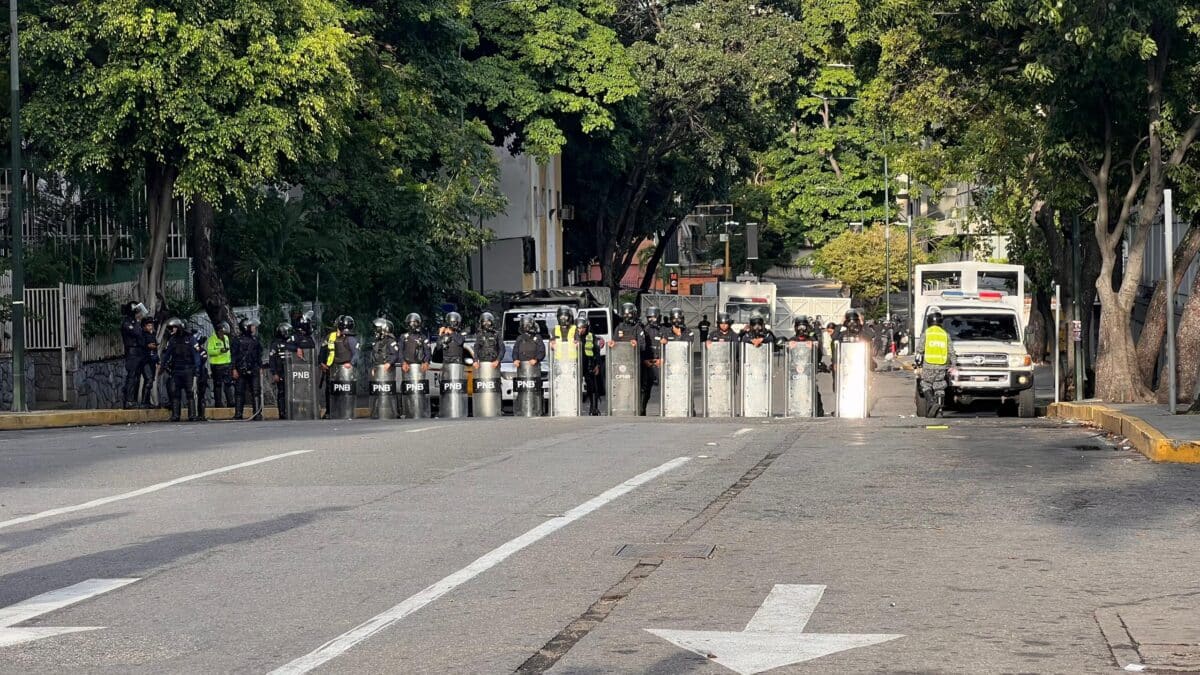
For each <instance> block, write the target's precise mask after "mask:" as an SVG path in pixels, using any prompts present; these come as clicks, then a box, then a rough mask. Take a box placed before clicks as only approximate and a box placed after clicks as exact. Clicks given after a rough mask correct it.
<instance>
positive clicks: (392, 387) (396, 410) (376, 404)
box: [371, 365, 400, 420]
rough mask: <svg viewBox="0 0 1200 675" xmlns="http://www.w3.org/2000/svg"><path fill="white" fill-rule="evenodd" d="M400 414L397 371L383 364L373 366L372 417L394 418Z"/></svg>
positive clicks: (375, 418)
mask: <svg viewBox="0 0 1200 675" xmlns="http://www.w3.org/2000/svg"><path fill="white" fill-rule="evenodd" d="M399 416H400V406H399V399H398V398H397V397H396V371H395V370H394V369H392V368H386V367H384V366H383V365H378V366H374V367H372V368H371V419H373V420H394V419H396V418H397V417H399Z"/></svg>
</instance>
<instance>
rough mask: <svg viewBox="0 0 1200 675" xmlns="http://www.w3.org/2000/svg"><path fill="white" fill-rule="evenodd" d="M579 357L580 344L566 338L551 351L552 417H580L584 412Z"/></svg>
mask: <svg viewBox="0 0 1200 675" xmlns="http://www.w3.org/2000/svg"><path fill="white" fill-rule="evenodd" d="M579 357H580V349H579V345H578V344H576V343H572V342H568V341H566V340H559V341H558V343H557V344H556V345H555V348H554V349H553V350H551V351H550V416H551V417H579V415H580V414H581V412H582V408H583V396H582V389H583V388H582V386H581V384H580V381H579V377H580V373H581V371H582V368H581V367H580V363H579Z"/></svg>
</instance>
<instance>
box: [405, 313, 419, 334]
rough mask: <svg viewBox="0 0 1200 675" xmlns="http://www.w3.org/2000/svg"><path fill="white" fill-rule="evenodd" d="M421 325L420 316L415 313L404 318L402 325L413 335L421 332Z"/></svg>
mask: <svg viewBox="0 0 1200 675" xmlns="http://www.w3.org/2000/svg"><path fill="white" fill-rule="evenodd" d="M422 323H423V321H422V319H421V315H420V314H417V313H416V312H413V313H412V314H409V315H408V316H406V317H404V325H406V326H408V329H409V330H410V331H412V332H414V333H415V332H417V331H419V330H421V324H422Z"/></svg>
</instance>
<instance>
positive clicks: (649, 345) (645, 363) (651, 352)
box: [641, 306, 667, 415]
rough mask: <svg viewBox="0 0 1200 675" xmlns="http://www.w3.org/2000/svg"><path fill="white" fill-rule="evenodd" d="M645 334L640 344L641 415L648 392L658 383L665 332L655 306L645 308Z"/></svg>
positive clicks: (659, 313)
mask: <svg viewBox="0 0 1200 675" xmlns="http://www.w3.org/2000/svg"><path fill="white" fill-rule="evenodd" d="M643 330H644V331H645V334H646V340H645V343H644V344H643V346H642V382H641V384H642V408H641V413H642V415H645V414H646V406H647V405H649V403H650V394H651V392H652V391H653V389H654V386H655V385H656V384H658V370H659V368H661V367H662V343H663V336H664V334H665V333H666V332H667V329H666V327H665V326H663V325H662V312H661V311H659V309H658V308H657V307H654V306H650V307H647V308H646V325H645V326H644V327H643Z"/></svg>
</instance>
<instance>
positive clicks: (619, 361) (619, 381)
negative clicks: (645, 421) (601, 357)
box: [604, 341, 642, 417]
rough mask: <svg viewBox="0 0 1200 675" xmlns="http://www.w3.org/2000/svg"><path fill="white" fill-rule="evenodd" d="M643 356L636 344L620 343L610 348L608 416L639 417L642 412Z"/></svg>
mask: <svg viewBox="0 0 1200 675" xmlns="http://www.w3.org/2000/svg"><path fill="white" fill-rule="evenodd" d="M641 365H642V356H641V352H640V351H639V350H638V348H637V345H636V344H630V343H629V342H627V341H620V342H617V343H616V344H614V345H613V346H612V347H609V348H608V362H607V363H606V364H605V366H604V369H605V370H606V371H607V375H608V414H609V415H612V416H613V417H637V416H638V413H639V412H640V411H641V396H642V389H641Z"/></svg>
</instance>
